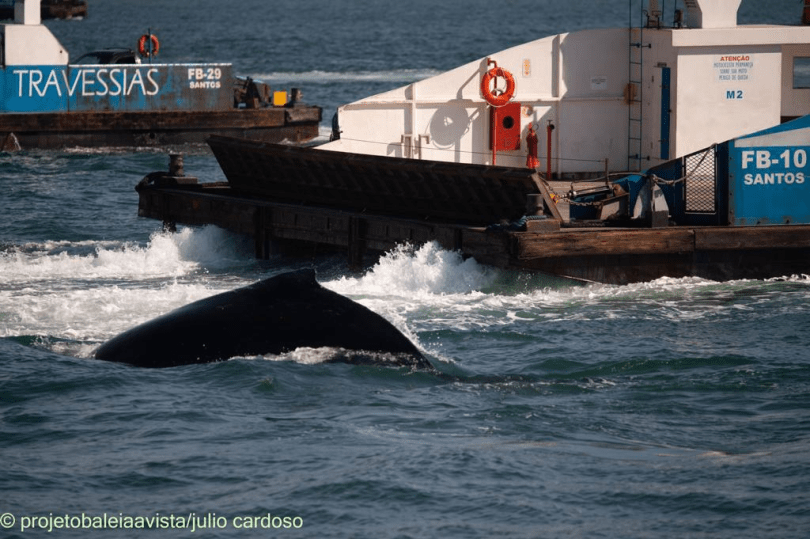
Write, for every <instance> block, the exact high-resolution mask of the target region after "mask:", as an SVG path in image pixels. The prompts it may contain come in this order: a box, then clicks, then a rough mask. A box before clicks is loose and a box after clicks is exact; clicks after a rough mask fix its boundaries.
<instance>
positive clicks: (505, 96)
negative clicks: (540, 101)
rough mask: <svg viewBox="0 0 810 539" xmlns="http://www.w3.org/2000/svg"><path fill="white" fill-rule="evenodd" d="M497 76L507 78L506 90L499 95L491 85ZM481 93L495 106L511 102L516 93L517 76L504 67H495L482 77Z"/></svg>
mask: <svg viewBox="0 0 810 539" xmlns="http://www.w3.org/2000/svg"><path fill="white" fill-rule="evenodd" d="M496 77H503V78H505V79H506V91H504V92H503V93H501V94H498V95H495V94H494V93H493V91H492V90H491V89H490V87H489V83H490V82H491V81H492V79H494V78H496ZM496 86H497V84H496ZM481 94H483V96H484V99H485V100H486V102H487V103H489V104H490V105H492V106H493V107H502V106H504V105H506V104H507V103H509V100H510V99H512V96H513V95H514V94H515V77H513V76H512V74H511V73H510V72H508V71H507V70H505V69H504V68H502V67H493V68H492V69H490V70H489V71H487V72H486V73H485V74H484V76H483V77H481Z"/></svg>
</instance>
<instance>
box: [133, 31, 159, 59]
mask: <svg viewBox="0 0 810 539" xmlns="http://www.w3.org/2000/svg"><path fill="white" fill-rule="evenodd" d="M147 41H151V42H152V49H151V53H150V50H149V49H148V48H147V47H146V42H147ZM159 50H160V42H159V41H158V38H157V36H156V35H154V34H144V35H142V36H141V39H139V40H138V53H139V54H140V55H141V56H143V57H144V58H149V57H150V56H157V53H158V51H159Z"/></svg>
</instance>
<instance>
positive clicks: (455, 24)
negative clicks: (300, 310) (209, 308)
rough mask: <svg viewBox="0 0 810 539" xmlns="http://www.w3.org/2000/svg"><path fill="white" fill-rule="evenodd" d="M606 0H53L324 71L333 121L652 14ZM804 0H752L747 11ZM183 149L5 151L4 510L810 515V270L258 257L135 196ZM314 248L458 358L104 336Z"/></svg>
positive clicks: (128, 27) (504, 532) (130, 39)
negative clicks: (562, 274)
mask: <svg viewBox="0 0 810 539" xmlns="http://www.w3.org/2000/svg"><path fill="white" fill-rule="evenodd" d="M594 4H595V3H594V2H591V1H588V0H569V1H566V2H561V1H556V0H537V1H529V0H507V1H505V2H502V3H499V4H497V5H496V4H493V3H491V2H487V3H485V2H482V1H480V0H471V1H466V2H460V1H459V2H441V3H439V2H427V1H425V0H415V1H413V2H408V3H402V4H395V3H392V2H384V1H382V0H356V1H354V2H329V1H326V0H301V1H300V2H298V3H296V4H281V3H269V2H260V1H258V0H244V1H243V2H238V3H232V4H228V5H227V6H226V5H225V4H222V3H221V2H213V1H211V0H197V1H195V2H177V1H173V0H138V1H134V0H92V1H91V3H90V16H89V17H88V18H87V19H85V20H81V21H48V22H47V25H48V26H49V27H50V28H51V29H52V30H53V31H54V33H56V35H57V36H58V37H59V39H60V40H61V41H62V43H63V45H65V47H67V49H68V50H69V51H70V53H71V55H72V57H74V58H75V57H78V55H80V54H82V53H84V52H86V51H88V50H91V49H97V48H103V47H107V46H122V45H123V46H132V47H134V45H135V43H136V42H137V39H138V37H139V36H140V35H141V34H142V33H144V32H145V31H146V30H147V29H148V28H151V29H152V31H153V32H154V33H155V34H157V35H158V37H159V38H160V40H161V60H164V61H215V60H216V61H232V62H233V63H234V64H235V65H236V68H237V69H236V70H237V71H238V72H240V73H243V74H246V75H251V76H254V77H256V78H260V79H264V80H266V81H268V82H270V83H271V84H273V85H274V86H278V87H289V86H298V87H300V88H302V90H303V92H304V96H305V99H306V100H308V101H310V102H312V103H317V104H319V105H321V106H323V107H324V109H325V114H324V117H325V118H326V121H325V123H324V127H323V133H324V136H326V134H327V133H328V131H329V127H328V119H329V118H330V117H331V113H332V112H333V111H334V109H335V108H336V107H337V106H338V105H339V104H341V103H344V102H350V101H353V100H355V99H359V98H362V97H364V96H366V95H369V94H373V93H376V92H379V91H384V90H387V89H390V88H393V87H397V86H400V85H402V84H407V83H408V82H411V81H412V80H416V79H419V78H422V77H425V76H429V75H431V74H432V73H436V72H440V71H442V70H445V69H449V68H451V67H454V66H456V65H459V64H462V63H464V62H467V61H470V60H472V59H475V58H477V57H480V56H483V55H486V54H488V53H491V52H496V51H497V50H500V49H503V48H506V47H508V46H511V45H514V44H517V43H520V42H523V41H527V40H529V39H534V38H535V37H541V36H543V35H546V34H551V33H557V32H563V31H570V30H576V29H580V28H586V27H597V26H599V27H604V26H621V25H625V24H627V19H628V5H627V2H624V1H619V2H615V3H607V2H606V3H600V4H599V7H598V8H594V7H593V6H594ZM665 5H666V6H667V9H668V10H671V9H672V5H671V2H667V3H666V4H665ZM800 7H801V6H800V4H799V3H798V2H795V1H793V0H791V1H788V0H784V1H762V0H755V1H752V0H743V5H742V7H741V10H740V19H741V21H742V22H780V23H791V22H794V21H796V20H797V19H798V17H799V15H800ZM493 21H496V22H493ZM183 151H184V153H185V155H186V158H185V166H186V170H187V171H188V172H189V173H191V174H194V175H196V176H198V177H200V178H202V179H204V180H206V181H215V180H221V179H224V178H223V177H222V174H221V172H220V170H219V168H218V167H217V165H216V161H215V160H214V158H213V157H212V156H211V155H210V153H209V152H208V151H207V150H206V149H205V148H184V149H183ZM166 164H167V157H166V151H165V150H155V149H137V150H117V149H101V150H87V149H81V148H76V149H70V150H67V151H61V152H55V151H54V152H51V151H48V152H46V151H24V152H20V153H15V154H0V201H2V208H3V211H2V213H0V462H1V463H2V471H0V536H2V537H15V538H23V537H62V536H65V537H94V536H97V537H113V538H130V537H142V536H144V535H145V534H149V533H151V534H154V536H158V535H160V536H166V537H196V536H202V537H237V536H240V537H241V536H247V537H263V536H282V537H287V536H289V537H318V538H331V537H334V538H343V537H357V538H366V537H368V538H391V539H394V538H417V537H419V538H421V537H442V538H460V539H461V538H478V537H480V538H490V537H494V536H501V537H516V538H524V537H537V538H541V537H542V538H546V537H583V538H592V537H608V538H613V537H617V538H618V537H621V538H626V537H639V538H643V537H649V538H671V537H694V538H737V537H769V538H803V537H806V536H807V533H808V531H807V530H808V529H810V527H809V526H810V456H808V454H809V453H808V446H809V444H810V332H809V331H808V328H810V278H808V276H807V275H786V276H783V277H782V278H779V279H772V280H767V281H733V282H724V283H719V282H712V281H707V280H702V279H669V278H662V279H658V280H656V281H653V282H648V283H639V284H634V285H628V286H608V285H598V284H592V285H581V284H573V283H569V282H565V281H562V280H557V279H551V278H547V277H542V276H536V275H525V274H519V273H514V272H506V271H501V270H496V269H493V268H490V267H487V266H485V265H482V264H478V263H476V261H475V260H471V259H468V260H462V259H461V258H460V257H459V256H458V254H457V253H452V252H448V251H444V250H441V249H440V248H438V247H437V246H436V245H433V244H427V245H413V246H403V247H401V248H400V249H397V250H395V251H392V252H389V253H386V254H384V255H383V256H381V257H380V258H379V259H376V260H369V264H368V267H367V268H365V269H364V270H363V271H360V272H352V271H350V270H349V269H348V268H347V266H346V264H345V260H344V259H343V257H341V256H332V255H328V254H317V253H315V254H312V255H310V256H301V257H298V258H287V257H281V256H278V257H274V258H271V259H270V260H267V261H256V260H254V258H253V256H252V243H251V241H250V240H249V239H245V238H243V237H239V236H236V235H233V234H230V233H228V232H225V231H222V230H219V229H217V228H215V227H202V228H180V229H179V230H178V232H177V233H175V234H169V233H165V232H163V231H162V230H161V225H160V223H159V222H156V221H152V220H146V219H140V218H138V217H137V195H136V193H135V191H134V186H135V184H136V183H137V182H138V181H139V180H140V178H141V177H143V175H145V174H146V173H148V172H151V171H154V170H162V169H165V167H166ZM302 267H314V268H315V269H316V270H317V272H318V280H319V281H320V282H321V284H323V285H324V286H325V287H327V288H329V289H332V290H335V291H336V292H339V293H341V294H344V295H346V296H348V297H350V298H352V299H354V300H355V301H358V302H360V303H362V304H364V305H366V306H367V307H369V308H371V309H372V310H374V311H376V312H378V313H379V314H381V315H382V316H384V317H385V318H387V319H388V320H390V321H391V322H392V323H393V324H394V325H395V326H397V327H398V328H399V329H400V330H401V331H402V332H403V333H405V334H406V335H407V336H409V338H411V339H412V340H413V341H414V342H415V343H416V344H417V345H418V346H419V347H420V348H421V349H422V350H423V351H424V352H425V354H426V355H427V356H428V357H429V358H430V360H431V362H432V363H433V364H434V365H435V366H436V369H437V372H435V373H433V372H411V371H409V370H407V369H392V368H385V367H369V366H362V367H361V366H352V365H346V364H328V363H324V362H323V360H324V358H328V357H329V351H325V350H309V349H303V350H296V351H295V352H291V353H289V354H285V355H283V356H266V357H244V358H234V359H231V360H229V361H225V362H221V363H216V364H209V365H194V366H186V367H178V368H172V369H164V370H145V369H138V368H133V367H128V366H125V365H117V364H112V363H105V362H101V361H96V360H93V359H91V355H92V352H93V350H94V348H95V347H97V346H98V345H99V344H101V343H102V342H104V341H106V340H107V339H109V338H111V337H112V336H114V335H116V334H118V333H120V332H121V331H123V330H125V329H127V328H128V327H131V326H133V325H135V324H138V323H140V322H143V321H146V320H149V319H152V318H154V317H156V316H158V315H159V314H162V313H165V312H168V311H170V310H171V309H173V308H176V307H179V306H181V305H184V304H186V303H189V302H191V301H194V300H197V299H200V298H203V297H207V296H210V295H212V294H215V293H218V292H222V291H226V290H231V289H233V288H236V287H239V286H242V285H246V284H249V283H252V282H255V281H256V280H258V279H261V278H265V277H268V276H272V275H275V274H278V273H282V272H284V271H288V270H291V269H298V268H302ZM807 273H808V274H810V261H808V272H807ZM141 528H152V529H153V530H154V531H152V532H145V531H144V530H143V529H141Z"/></svg>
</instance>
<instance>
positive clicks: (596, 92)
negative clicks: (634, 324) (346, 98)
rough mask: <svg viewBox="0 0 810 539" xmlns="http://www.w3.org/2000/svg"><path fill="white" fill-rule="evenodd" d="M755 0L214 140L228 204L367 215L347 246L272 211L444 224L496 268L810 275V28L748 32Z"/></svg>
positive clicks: (563, 37) (602, 275)
mask: <svg viewBox="0 0 810 539" xmlns="http://www.w3.org/2000/svg"><path fill="white" fill-rule="evenodd" d="M740 2H741V0H685V1H684V3H683V6H684V9H681V10H678V11H677V12H676V13H675V16H674V17H673V18H672V19H671V22H670V23H667V24H665V23H664V17H663V14H662V12H661V9H660V8H659V3H658V1H657V0H646V2H645V3H644V5H643V6H642V8H643V9H642V10H640V11H639V13H638V14H639V16H640V24H638V25H637V26H635V25H632V24H631V25H629V27H628V28H615V29H607V28H606V29H594V30H584V31H577V32H570V33H563V34H558V35H553V36H549V37H544V38H541V39H538V40H536V41H532V42H529V43H526V44H523V45H519V46H516V47H513V48H510V49H507V50H503V51H500V52H496V53H493V54H491V55H489V56H488V57H485V58H481V59H479V60H476V61H473V62H470V63H468V64H466V65H463V66H460V67H458V68H456V69H453V70H450V71H448V72H445V73H442V74H439V75H437V76H434V77H431V78H428V79H425V80H421V81H418V82H414V83H412V84H408V85H406V86H403V87H401V88H397V89H394V90H391V91H388V92H385V93H382V94H378V95H375V96H371V97H368V98H365V99H362V100H360V101H357V102H354V103H350V104H347V105H344V106H341V107H339V108H338V112H337V115H336V118H335V119H334V121H333V126H334V131H333V137H332V138H333V140H332V141H330V142H329V143H326V144H323V145H320V146H317V147H313V148H290V147H286V146H283V145H274V144H262V143H255V142H251V141H245V140H240V139H238V138H231V137H220V136H212V137H211V138H210V139H209V141H208V143H209V145H210V146H211V148H212V150H213V151H214V154H215V155H216V157H217V159H218V161H219V163H220V166H221V167H222V169H223V172H224V173H225V175H226V177H227V178H228V183H229V186H230V189H231V192H230V195H229V196H236V197H239V196H247V197H253V198H254V199H255V198H256V197H258V198H259V199H261V200H263V201H265V203H266V204H269V205H273V204H278V205H279V206H278V207H279V208H281V207H282V206H281V205H285V206H283V208H284V209H283V212H287V214H289V212H290V211H292V210H291V209H290V205H293V206H295V207H298V208H306V210H307V211H308V212H310V213H309V214H311V212H312V211H314V210H313V209H314V208H325V209H330V210H333V211H334V210H338V211H345V212H350V213H351V214H352V215H353V217H352V219H354V220H355V221H352V222H354V224H352V225H350V226H348V225H347V226H348V228H347V230H348V232H346V234H345V237H343V236H341V237H340V238H339V239H334V241H333V240H332V239H329V238H332V236H335V235H336V233H335V231H334V228H335V225H334V221H332V224H330V221H329V219H330V218H331V219H333V220H334V219H336V216H335V215H334V214H329V213H328V212H327V211H326V210H324V214H323V215H324V216H326V217H324V219H321V220H318V219H314V218H310V217H306V222H308V223H310V225H308V226H309V230H307V231H306V233H305V232H303V231H302V225H301V224H300V223H301V221H295V223H296V224H295V225H290V226H292V228H295V230H294V231H287V229H286V228H285V227H287V224H289V223H287V222H286V221H284V220H283V219H282V220H276V219H275V218H268V217H267V216H266V215H265V214H267V213H268V211H269V210H267V207H264V209H257V210H256V211H260V213H261V212H264V214H262V215H265V217H261V218H258V217H257V221H256V223H265V224H264V225H261V226H259V225H257V227H258V228H257V230H256V231H255V235H256V237H260V238H265V239H266V238H281V237H284V236H285V234H287V233H288V232H289V234H290V236H289V237H296V238H299V239H304V238H305V239H307V240H308V241H325V239H328V241H333V243H335V244H346V242H348V243H349V245H350V251H352V247H351V245H352V242H358V241H359V242H361V243H362V242H363V241H365V242H366V244H371V243H374V244H375V245H385V242H386V241H387V240H388V239H391V241H394V240H393V239H392V238H393V237H394V236H396V235H397V234H396V233H394V232H391V231H392V230H404V229H406V228H407V227H405V228H403V226H404V225H402V226H400V225H397V226H393V225H392V226H390V227H388V226H386V227H385V231H386V232H385V233H383V232H379V231H375V232H374V233H372V229H373V228H374V227H372V226H371V225H368V226H364V225H362V224H358V222H359V223H363V222H366V221H367V220H368V219H369V218H370V217H366V216H368V215H374V216H375V219H376V218H377V217H378V216H388V217H390V218H391V219H392V220H393V219H396V220H399V219H411V220H418V221H419V222H420V223H423V224H424V223H426V222H429V223H431V224H432V225H433V224H436V226H439V228H440V229H441V230H443V232H436V233H435V234H434V236H435V238H434V239H437V240H438V241H441V242H443V244H444V243H446V244H447V245H446V246H447V247H448V248H457V249H461V250H462V251H463V252H464V253H465V254H469V255H471V256H475V257H476V258H477V259H479V260H481V261H485V262H487V261H491V262H492V263H494V264H496V265H500V266H505V267H514V268H520V269H530V270H538V271H547V272H550V273H556V274H560V275H566V276H572V277H576V278H581V279H586V280H595V281H605V282H617V283H622V282H629V281H638V280H646V279H650V278H655V277H658V276H662V275H669V276H673V277H680V276H687V275H697V276H704V277H708V278H717V279H728V278H737V277H768V276H778V275H784V274H786V273H788V274H789V273H796V272H798V273H808V270H809V269H810V268H808V266H810V226H808V225H810V169H808V161H807V156H808V153H810V116H808V115H809V114H810V27H807V26H802V25H798V24H797V25H796V26H774V25H752V26H741V25H738V24H737V11H738V8H739V5H740ZM797 19H798V16H797ZM797 22H798V21H797ZM163 185H164V186H165V184H163ZM154 187H157V186H156V185H155V186H154ZM140 188H141V201H142V203H143V206H142V211H143V214H144V215H152V216H158V215H159V214H160V211H158V207H159V204H158V199H157V198H154V196H153V195H154V193H155V192H154V191H152V192H151V194H149V193H150V185H149V182H148V181H147V182H145V183H143V184H142V185H141V186H140ZM220 192H222V191H220ZM175 194H176V193H175ZM167 196H168V195H167ZM172 196H174V195H172ZM150 197H152V198H150ZM153 210H155V211H154V212H153ZM279 211H282V210H281V209H279ZM302 211H303V210H302ZM283 212H282V213H283ZM270 213H271V214H272V213H273V212H272V211H271V212H270ZM302 215H303V214H302ZM329 215H331V217H328V216H329ZM163 218H164V219H168V220H176V221H178V222H182V220H183V219H188V220H190V221H193V222H196V223H199V222H201V220H203V219H204V216H201V215H196V216H192V215H187V214H185V213H183V212H182V211H175V213H174V214H172V215H166V213H165V212H164V215H163ZM302 219H303V217H302ZM293 221H294V219H293ZM391 222H392V223H393V221H391ZM397 222H399V221H397ZM324 223H326V224H324ZM375 223H379V221H375ZM432 225H431V226H432ZM341 226H342V225H341ZM375 226H376V225H375ZM330 227H331V228H330ZM288 228H289V227H288ZM303 228H306V227H303ZM418 228H419V227H418V226H417V227H416V228H411V229H410V230H412V231H413V230H416V229H418ZM375 230H376V229H375ZM436 230H439V229H436ZM372 236H374V237H373V238H372ZM399 236H401V237H400V239H401V240H402V241H409V240H410V239H411V238H412V237H413V234H412V233H403V234H400V235H399ZM428 236H430V234H428ZM319 238H320V239H319ZM260 250H261V249H259V248H258V246H257V252H258V251H260ZM354 250H355V251H356V250H357V249H354Z"/></svg>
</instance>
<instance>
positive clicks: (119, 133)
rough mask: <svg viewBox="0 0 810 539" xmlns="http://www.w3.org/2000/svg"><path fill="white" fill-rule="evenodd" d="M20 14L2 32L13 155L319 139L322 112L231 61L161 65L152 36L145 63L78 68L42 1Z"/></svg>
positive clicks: (131, 59)
mask: <svg viewBox="0 0 810 539" xmlns="http://www.w3.org/2000/svg"><path fill="white" fill-rule="evenodd" d="M14 10H15V12H14V21H13V22H12V23H8V24H3V25H2V27H1V29H0V46H1V47H0V61H1V62H2V63H1V64H0V85H1V86H2V89H3V91H2V93H1V94H0V118H1V120H0V148H1V149H3V150H5V151H9V150H15V149H20V148H23V149H29V148H62V147H69V146H82V147H93V146H158V145H174V144H184V143H204V142H205V139H206V137H208V136H209V135H210V134H212V133H219V134H227V135H232V136H239V137H243V138H247V139H254V140H263V141H272V142H281V141H288V142H295V143H300V142H305V141H308V140H310V139H312V138H314V137H316V136H317V135H318V125H319V123H320V120H321V109H320V108H319V107H315V106H308V105H305V104H304V103H303V102H301V100H300V95H301V94H300V91H297V90H293V91H291V92H289V93H288V92H287V91H286V90H284V91H278V92H271V91H270V89H269V87H267V86H266V85H264V84H261V83H258V82H256V81H252V80H250V79H238V78H237V77H235V76H234V73H233V66H232V65H231V64H228V63H200V64H161V63H156V62H155V60H156V56H157V55H158V52H159V47H160V42H159V40H158V38H157V36H154V35H150V34H148V33H147V34H145V35H144V36H142V37H141V39H140V41H139V45H138V46H139V53H140V54H141V55H142V56H143V57H145V60H144V61H143V62H141V61H140V58H137V57H135V55H134V53H131V54H129V55H126V54H123V55H116V54H106V55H105V54H104V53H103V52H104V51H102V53H99V54H97V55H95V56H93V58H95V59H96V60H95V61H96V62H99V63H95V64H94V63H86V62H82V63H81V64H71V63H70V61H69V60H70V58H69V54H68V52H67V50H66V49H65V47H63V46H62V44H61V43H60V42H59V40H58V39H57V38H56V37H55V36H54V35H53V33H51V31H50V30H49V29H48V28H47V27H46V26H44V25H42V24H41V12H40V0H17V1H16V3H15V5H14ZM108 52H109V51H108ZM102 61H103V62H107V63H100V62H102ZM113 62H114V63H113Z"/></svg>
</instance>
